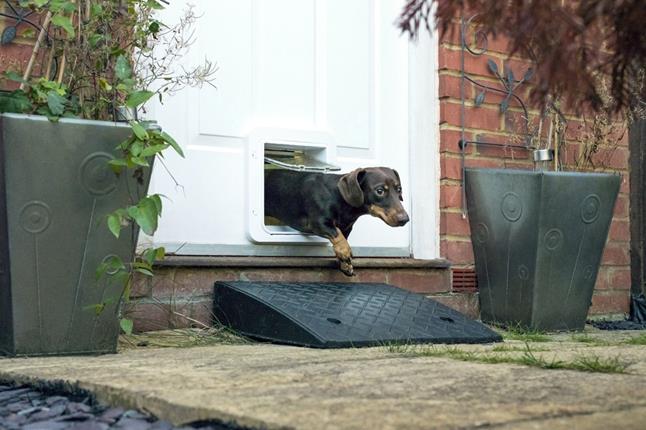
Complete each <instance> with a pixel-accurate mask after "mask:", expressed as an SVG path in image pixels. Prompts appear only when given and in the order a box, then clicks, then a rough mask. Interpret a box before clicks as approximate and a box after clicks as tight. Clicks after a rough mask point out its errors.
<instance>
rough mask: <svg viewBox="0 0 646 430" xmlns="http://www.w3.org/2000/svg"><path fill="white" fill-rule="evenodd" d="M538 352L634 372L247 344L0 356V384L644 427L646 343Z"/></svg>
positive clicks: (314, 421) (429, 420)
mask: <svg viewBox="0 0 646 430" xmlns="http://www.w3.org/2000/svg"><path fill="white" fill-rule="evenodd" d="M506 345H508V346H510V347H513V346H522V345H524V344H523V343H522V342H507V343H506ZM538 346H540V347H541V349H542V351H541V352H540V354H551V355H552V356H554V357H557V358H560V357H568V356H573V355H576V354H579V353H582V351H583V352H586V353H589V352H593V353H594V354H598V355H599V356H606V355H607V356H611V357H612V356H621V357H626V359H628V360H629V361H630V363H631V365H630V366H629V367H628V369H627V371H628V372H630V373H627V374H605V373H589V372H579V371H572V370H545V369H539V368H534V367H527V366H523V365H518V364H485V363H479V362H471V361H458V360H454V359H450V358H444V357H427V356H419V355H415V354H407V353H399V352H396V351H395V352H394V351H393V350H390V351H389V350H388V349H387V348H384V347H382V348H362V349H343V350H315V349H305V348H296V347H287V346H277V345H269V344H248V345H217V346H208V347H195V348H182V349H178V348H165V349H160V348H144V349H132V350H126V351H123V352H121V353H120V354H118V355H108V356H100V357H51V358H30V359H0V379H13V380H16V381H19V382H22V383H24V382H30V381H31V382H33V381H37V380H58V381H60V380H62V381H66V382H69V383H77V384H78V386H79V387H80V388H84V389H88V390H91V391H93V392H94V393H95V394H96V396H97V398H98V399H99V400H101V401H104V402H108V403H110V404H113V405H121V406H125V407H134V408H142V409H144V410H147V411H150V412H151V413H153V414H154V415H156V416H158V417H159V418H162V419H166V420H169V421H171V422H173V423H175V424H181V423H186V422H191V421H195V420H206V419H218V420H221V421H224V422H233V423H236V424H238V425H243V426H250V427H261V428H268V429H278V428H294V429H307V430H310V429H312V430H316V429H434V428H439V429H444V428H477V427H492V428H503V429H516V428H519V429H536V428H538V429H542V428H545V429H559V428H566V427H567V428H568V430H569V429H571V428H576V429H579V428H582V429H588V428H590V429H594V428H603V429H607V428H618V427H617V426H618V425H619V427H621V428H622V429H632V428H644V423H646V367H644V365H643V363H644V362H646V347H645V346H626V345H623V346H622V345H615V346H612V347H599V346H587V345H583V346H582V345H581V343H577V342H547V343H534V344H532V347H538ZM459 348H460V349H464V350H487V349H491V348H493V346H466V345H465V346H460V347H459ZM579 350H581V351H579ZM537 354H539V353H537Z"/></svg>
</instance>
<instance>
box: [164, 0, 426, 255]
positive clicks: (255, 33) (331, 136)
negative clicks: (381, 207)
mask: <svg viewBox="0 0 646 430" xmlns="http://www.w3.org/2000/svg"><path fill="white" fill-rule="evenodd" d="M193 3H194V4H195V5H196V10H197V13H198V14H199V15H201V18H200V19H199V20H198V23H197V29H196V30H197V31H196V33H195V36H196V42H195V44H194V45H193V46H192V47H191V50H190V55H189V58H186V61H187V63H192V64H195V63H199V62H200V61H201V60H202V59H203V58H205V57H206V58H209V59H210V60H212V61H216V62H217V64H218V67H219V70H218V72H217V80H216V85H217V88H212V87H209V86H204V87H202V88H201V89H189V90H186V91H183V92H181V93H179V94H177V95H176V96H174V97H172V98H168V99H166V100H165V101H164V104H163V105H161V106H157V107H156V108H155V109H154V112H155V116H156V119H157V120H158V121H159V123H160V125H161V126H162V127H163V128H164V129H165V130H166V131H168V132H169V133H170V134H171V135H173V136H174V137H176V139H177V140H178V142H180V144H182V146H183V147H184V152H185V154H186V159H180V158H179V157H174V156H170V157H168V158H167V159H166V161H165V165H166V167H167V168H168V170H169V171H170V172H171V173H172V177H171V176H170V175H169V174H168V173H167V172H166V169H165V168H162V167H161V166H160V165H157V166H156V169H155V173H154V175H153V182H152V185H151V187H152V189H151V191H153V192H158V193H161V194H164V195H166V196H168V200H167V201H166V203H165V206H164V213H163V217H162V220H161V223H160V227H159V230H158V232H157V234H156V235H155V238H154V242H155V244H158V245H164V246H166V247H167V251H168V252H175V253H178V254H193V255H195V254H206V255H331V250H330V249H329V248H328V247H327V246H326V244H325V243H324V242H320V241H317V240H311V239H308V238H303V237H300V238H299V237H297V236H298V235H292V236H289V238H288V239H286V240H284V243H279V242H280V241H276V240H273V241H272V240H267V241H264V240H263V237H262V235H260V236H259V235H258V234H253V232H254V231H257V230H258V225H257V223H258V214H257V213H255V212H254V211H255V208H256V202H258V201H260V202H261V201H262V200H258V197H256V195H260V196H262V187H263V184H262V174H261V169H262V163H254V162H253V161H252V160H253V157H255V156H261V155H262V151H263V149H262V146H258V145H262V143H263V142H270V141H272V142H274V141H281V142H287V143H288V144H289V143H290V142H291V143H293V144H295V145H297V146H298V145H300V146H302V145H305V146H307V145H315V146H316V145H319V146H320V147H321V148H323V149H324V151H325V152H326V159H328V160H333V161H334V163H336V164H337V165H339V166H340V167H341V168H342V169H343V171H344V172H345V171H350V170H352V169H354V168H356V167H369V166H388V167H392V168H394V169H396V170H397V171H398V172H399V174H400V177H401V179H402V183H403V189H404V205H405V207H406V208H407V210H408V211H409V213H410V214H411V218H412V220H413V221H412V223H409V225H407V226H405V227H403V228H391V227H388V226H387V225H386V224H384V223H383V222H382V221H381V220H378V219H376V218H371V217H369V216H364V217H362V218H360V220H359V221H358V222H357V223H356V224H355V228H354V231H353V232H352V235H351V236H350V238H349V242H350V244H351V246H352V247H353V251H354V254H355V255H356V256H410V255H412V253H413V249H414V248H418V249H420V251H419V252H417V251H416V252H417V253H419V254H423V256H424V257H429V256H437V255H434V254H437V250H436V248H437V243H436V242H437V238H436V237H435V236H437V234H438V232H437V228H436V224H437V219H436V209H437V203H436V202H433V203H432V204H429V202H426V203H425V204H417V205H411V202H412V199H411V196H412V192H411V190H412V189H413V186H412V182H413V180H412V178H413V177H428V173H423V172H422V171H423V170H425V169H426V170H428V169H431V170H432V171H434V170H435V168H436V164H437V159H436V157H435V156H433V155H432V154H431V155H428V154H426V153H427V152H428V148H426V150H422V151H419V148H417V149H415V147H414V145H421V146H423V145H430V146H429V148H431V149H432V148H433V145H435V144H436V142H435V143H434V142H432V140H433V139H434V138H435V136H422V137H420V136H419V134H420V133H419V132H420V130H423V129H424V127H421V128H420V127H419V125H418V124H417V123H418V122H419V121H421V120H414V119H413V118H412V116H413V115H414V114H415V112H414V111H416V110H417V111H418V112H417V115H425V112H426V111H424V110H423V109H422V113H420V112H419V106H416V104H419V100H417V101H415V100H416V98H415V96H414V95H411V94H412V93H415V85H418V83H419V82H423V81H424V80H429V79H430V78H427V77H428V76H430V75H432V74H435V73H436V70H435V69H432V70H425V71H421V72H420V70H417V69H416V71H415V72H413V73H411V70H409V69H410V65H411V64H413V65H415V67H428V64H426V63H428V62H424V61H419V55H418V54H419V53H418V51H419V48H413V47H411V45H410V44H409V42H408V40H407V39H406V37H404V36H400V34H399V31H398V29H397V28H396V27H395V26H394V24H393V22H394V21H395V19H396V17H397V14H398V13H399V11H400V8H401V6H402V2H401V1H396V0H386V1H382V0H380V1H370V0H352V1H344V0H271V1H270V0H218V1H212V0H209V1H206V0H204V1H197V2H195V1H193ZM184 7H185V2H183V1H173V2H171V5H170V6H169V8H168V10H166V11H165V12H164V16H163V19H164V20H167V21H174V20H176V19H177V17H179V16H180V13H181V10H182V8H184ZM425 49H428V46H425ZM424 55H428V54H424ZM422 63H423V64H422ZM431 63H432V62H431ZM431 67H432V65H431ZM420 75H421V77H420ZM423 85H424V84H422V86H423ZM435 94H437V93H435ZM429 106H433V107H434V106H435V103H433V102H432V101H429ZM416 121H417V122H416ZM424 121H426V118H424ZM428 121H432V118H428ZM415 139H417V140H418V142H414V141H413V140H415ZM421 146H420V147H421ZM411 148H413V149H411ZM258 151H259V152H258ZM411 153H413V154H422V155H420V156H426V157H427V158H428V157H429V156H430V157H433V159H430V160H426V161H424V160H423V159H420V158H418V159H416V160H411ZM423 154H426V155H423ZM416 169H417V172H416ZM256 170H258V172H256ZM420 175H421V176H420ZM431 177H433V175H431ZM175 180H176V181H177V182H178V183H179V184H180V185H176V184H175ZM432 181H435V180H434V179H432ZM435 188H437V183H436V181H435V182H433V183H428V184H417V185H416V186H415V189H416V190H417V189H420V190H421V191H420V195H419V196H418V197H416V198H418V199H420V202H421V199H429V198H430V199H434V198H435V196H436V194H437V193H436V191H434V189H435ZM429 190H431V191H429ZM415 194H417V192H416V193H415ZM260 198H261V197H260ZM418 207H419V208H426V209H419V211H418V213H415V210H414V209H416V208H418ZM422 211H426V212H427V213H421V212H422ZM416 218H418V219H420V220H424V222H425V223H428V222H430V223H431V225H432V226H433V227H432V230H431V231H434V233H433V236H434V237H427V238H423V239H419V240H417V241H418V243H414V242H415V240H412V239H411V236H412V234H411V231H415V228H416V227H414V226H413V227H411V224H413V223H415V219H416ZM428 230H429V229H428V226H427V227H426V228H425V229H424V231H428Z"/></svg>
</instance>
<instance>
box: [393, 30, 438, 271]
mask: <svg viewBox="0 0 646 430" xmlns="http://www.w3.org/2000/svg"><path fill="white" fill-rule="evenodd" d="M402 37H404V36H402ZM438 48H439V41H438V38H437V32H436V31H434V32H433V34H432V35H431V34H429V32H428V31H425V30H424V29H422V30H421V31H420V33H419V36H418V40H417V41H414V42H411V43H410V45H409V51H408V52H409V55H408V66H409V67H408V79H409V81H408V82H409V86H408V97H409V100H408V103H409V114H408V125H409V139H410V157H411V159H410V169H411V170H410V171H411V178H410V184H411V187H412V189H411V196H412V197H411V199H412V202H411V212H412V216H411V223H412V228H411V242H410V243H411V254H412V256H413V257H414V258H420V259H433V258H439V257H440V100H439V73H438V51H439V49H438Z"/></svg>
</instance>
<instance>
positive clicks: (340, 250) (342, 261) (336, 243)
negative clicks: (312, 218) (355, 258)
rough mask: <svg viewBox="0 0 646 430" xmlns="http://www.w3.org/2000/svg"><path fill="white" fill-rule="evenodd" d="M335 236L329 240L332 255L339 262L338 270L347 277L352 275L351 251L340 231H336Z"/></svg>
mask: <svg viewBox="0 0 646 430" xmlns="http://www.w3.org/2000/svg"><path fill="white" fill-rule="evenodd" d="M336 233H337V234H336V236H335V237H333V238H331V239H330V242H332V249H334V254H335V255H336V258H337V259H338V260H339V268H340V269H341V271H342V272H343V273H344V274H346V275H348V276H353V275H354V268H353V267H352V249H351V248H350V245H349V244H348V241H347V240H346V238H345V236H343V233H341V230H339V229H338V228H337V229H336Z"/></svg>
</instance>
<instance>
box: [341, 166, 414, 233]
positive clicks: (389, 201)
mask: <svg viewBox="0 0 646 430" xmlns="http://www.w3.org/2000/svg"><path fill="white" fill-rule="evenodd" d="M337 186H338V187H339V191H340V192H341V196H342V197H343V199H344V200H345V201H346V202H347V203H348V204H349V205H350V206H353V207H356V208H360V207H365V208H366V210H367V211H368V213H369V214H370V215H372V216H375V217H378V218H381V219H382V220H383V221H384V222H385V223H386V224H388V225H389V226H391V227H398V226H403V225H405V224H406V223H407V222H408V220H409V218H408V214H407V213H406V210H405V209H404V206H402V203H401V202H402V201H404V199H403V198H402V187H401V181H400V180H399V174H398V173H397V171H396V170H393V169H389V168H388V167H368V168H365V169H363V168H362V169H356V170H353V171H352V172H350V173H348V174H346V175H343V176H341V179H339V183H338V184H337Z"/></svg>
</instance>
